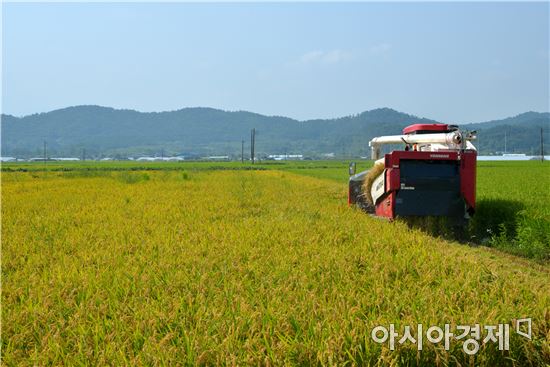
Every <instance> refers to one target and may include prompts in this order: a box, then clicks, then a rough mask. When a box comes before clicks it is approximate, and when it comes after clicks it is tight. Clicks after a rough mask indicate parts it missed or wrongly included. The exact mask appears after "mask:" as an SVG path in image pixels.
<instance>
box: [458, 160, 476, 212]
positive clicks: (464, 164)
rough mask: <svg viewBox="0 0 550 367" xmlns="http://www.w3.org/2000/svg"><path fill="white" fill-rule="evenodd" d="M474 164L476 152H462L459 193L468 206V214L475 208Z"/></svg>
mask: <svg viewBox="0 0 550 367" xmlns="http://www.w3.org/2000/svg"><path fill="white" fill-rule="evenodd" d="M476 162H477V152H476V151H474V150H466V151H464V154H462V159H461V164H460V192H461V193H462V196H463V197H464V200H465V201H466V204H467V205H468V212H469V214H473V213H474V211H475V207H476V165H477V163H476Z"/></svg>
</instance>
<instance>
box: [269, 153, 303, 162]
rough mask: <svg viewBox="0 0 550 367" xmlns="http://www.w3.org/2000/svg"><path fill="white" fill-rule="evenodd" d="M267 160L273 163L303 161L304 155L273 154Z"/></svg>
mask: <svg viewBox="0 0 550 367" xmlns="http://www.w3.org/2000/svg"><path fill="white" fill-rule="evenodd" d="M267 159H270V160H273V161H290V160H293V161H301V160H303V159H304V156H303V155H302V154H271V155H268V156H267Z"/></svg>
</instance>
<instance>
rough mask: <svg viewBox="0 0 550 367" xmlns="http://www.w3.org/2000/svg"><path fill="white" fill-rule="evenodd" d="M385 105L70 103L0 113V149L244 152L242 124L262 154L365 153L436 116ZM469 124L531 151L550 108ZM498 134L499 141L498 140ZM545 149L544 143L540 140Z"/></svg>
mask: <svg viewBox="0 0 550 367" xmlns="http://www.w3.org/2000/svg"><path fill="white" fill-rule="evenodd" d="M436 122H437V121H434V120H430V119H426V118H421V117H417V116H413V115H409V114H406V113H402V112H398V111H395V110H393V109H390V108H379V109H374V110H370V111H366V112H363V113H360V114H356V115H350V116H345V117H341V118H335V119H316V120H307V121H299V120H295V119H291V118H288V117H282V116H265V115H261V114H257V113H252V112H247V111H222V110H218V109H213V108H203V107H198V108H184V109H180V110H177V111H168V112H138V111H134V110H120V109H113V108H109V107H101V106H74V107H68V108H64V109H59V110H55V111H51V112H46V113H39V114H33V115H28V116H24V117H15V116H11V115H1V133H2V136H1V142H2V149H1V154H2V156H15V157H21V158H28V157H31V156H41V155H42V151H43V145H44V142H46V144H47V150H48V152H49V153H48V155H49V156H74V157H79V156H81V154H82V152H83V151H84V150H85V151H86V155H87V156H88V157H95V158H99V157H105V156H109V157H118V158H125V157H128V156H134V157H135V156H143V155H157V156H158V155H161V154H163V155H166V156H170V155H185V156H190V157H193V156H202V155H230V156H233V157H237V156H240V154H241V141H243V140H244V142H245V149H246V151H245V152H246V153H248V149H249V148H248V147H249V139H250V130H251V129H252V128H255V129H256V132H257V133H256V151H257V154H258V155H260V156H261V155H265V154H285V153H287V154H304V155H306V156H310V157H320V156H322V154H326V153H335V155H336V156H367V155H369V147H368V141H369V140H370V139H371V138H373V137H375V136H380V135H394V134H401V131H402V129H403V127H405V126H407V125H410V124H414V123H436ZM461 127H462V128H465V129H468V130H477V132H478V137H479V141H478V142H477V143H476V145H477V146H478V150H479V151H480V153H481V154H496V153H499V152H503V151H504V149H505V145H506V152H508V153H526V154H533V155H534V154H538V153H539V151H540V129H541V128H543V129H544V134H545V135H544V138H545V139H544V140H545V142H546V143H545V144H547V143H548V141H549V140H550V139H549V134H548V132H549V130H550V113H548V112H545V113H539V112H526V113H523V114H520V115H518V116H514V117H509V118H506V119H502V120H494V121H487V122H482V123H472V124H463V125H461ZM505 141H506V143H505ZM545 151H546V152H548V145H545Z"/></svg>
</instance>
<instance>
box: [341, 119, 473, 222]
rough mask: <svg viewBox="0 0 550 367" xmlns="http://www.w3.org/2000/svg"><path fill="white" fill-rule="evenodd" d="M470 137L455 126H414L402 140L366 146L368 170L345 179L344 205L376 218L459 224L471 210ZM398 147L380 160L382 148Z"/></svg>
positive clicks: (384, 140) (387, 138)
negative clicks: (436, 218) (370, 163)
mask: <svg viewBox="0 0 550 367" xmlns="http://www.w3.org/2000/svg"><path fill="white" fill-rule="evenodd" d="M475 139H476V136H475V132H466V131H461V130H459V129H458V127H457V126H455V125H447V124H415V125H411V126H408V127H406V128H405V129H404V130H403V135H393V136H381V137H377V138H374V139H372V140H371V141H370V142H369V146H370V148H371V155H372V159H373V160H374V161H375V163H374V166H373V168H372V169H370V170H367V171H364V172H360V173H357V174H355V172H354V171H355V170H354V169H350V174H353V175H352V176H351V177H350V179H349V194H348V203H349V204H350V205H353V204H355V205H358V206H359V207H361V208H362V209H364V210H366V211H367V212H370V213H373V214H375V215H377V216H380V217H386V218H390V219H393V218H395V217H411V216H446V217H451V218H454V219H457V220H459V221H462V220H464V219H467V218H469V217H470V216H471V215H473V213H474V211H475V192H476V157H477V151H476V148H475V147H474V145H473V144H472V142H471V141H472V140H475ZM387 144H401V145H402V146H403V149H402V150H393V151H392V152H391V153H388V154H385V155H384V156H383V157H381V150H382V146H384V145H387Z"/></svg>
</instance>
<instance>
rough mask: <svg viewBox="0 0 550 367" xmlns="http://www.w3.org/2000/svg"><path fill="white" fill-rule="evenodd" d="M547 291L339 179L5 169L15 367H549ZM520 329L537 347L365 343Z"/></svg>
mask: <svg viewBox="0 0 550 367" xmlns="http://www.w3.org/2000/svg"><path fill="white" fill-rule="evenodd" d="M483 182H484V181H483V179H482V180H481V183H482V184H483ZM549 279H550V268H549V265H548V264H545V263H540V262H536V261H533V260H529V259H525V258H520V257H515V256H512V255H509V254H505V253H502V252H499V251H497V250H494V249H489V248H486V247H471V246H467V245H465V244H459V243H457V242H453V241H449V240H444V239H441V238H436V237H434V236H430V235H429V234H427V233H425V232H422V231H421V230H418V229H411V228H409V227H407V226H406V225H405V224H403V223H400V222H394V223H389V222H386V221H383V220H380V219H376V218H372V217H370V216H367V215H365V214H363V213H361V212H359V211H358V210H354V209H350V208H348V207H347V205H346V186H345V184H342V182H338V181H336V180H323V179H319V178H316V177H308V176H304V175H299V174H296V173H291V172H284V171H280V170H265V171H238V170H233V171H221V170H217V171H209V170H204V171H191V172H181V171H149V172H143V171H135V172H126V171H120V172H118V171H104V172H98V173H97V174H95V175H93V176H91V177H88V176H84V175H83V176H80V175H79V174H71V172H4V173H2V338H1V343H2V362H3V365H5V366H20V365H22V366H27V365H28V366H30V365H37V366H44V365H67V366H72V365H94V366H95V365H113V366H120V365H218V364H223V365H274V366H280V365H327V366H328V365H440V366H447V365H465V366H470V365H472V366H473V365H476V366H477V365H482V366H499V365H516V366H525V365H535V366H540V365H545V363H549V361H550V348H549V341H550V281H549ZM525 317H531V318H532V320H533V331H532V333H533V340H528V339H526V338H525V337H522V336H519V335H517V334H515V333H511V336H510V351H499V350H498V348H497V347H498V345H496V344H493V343H487V344H484V345H482V346H481V347H480V350H479V352H478V353H477V354H476V355H474V356H471V357H470V356H468V355H466V354H465V353H464V352H463V349H462V347H463V346H462V342H461V341H452V342H451V345H450V349H449V351H446V350H445V349H444V347H443V344H438V345H433V344H430V343H424V347H423V350H422V352H418V351H417V348H416V345H414V344H410V343H409V344H408V343H404V344H398V343H397V342H396V350H395V351H391V350H390V349H389V346H388V344H387V343H384V344H378V343H375V342H374V341H373V340H372V339H371V335H370V334H371V330H372V328H373V327H375V326H378V325H385V326H388V325H389V324H390V323H394V324H396V330H398V331H401V330H402V327H403V326H404V325H416V324H418V323H422V324H424V325H436V326H440V327H443V325H444V324H446V323H448V324H451V325H454V326H456V325H460V324H462V325H464V324H475V323H480V324H482V325H495V324H498V323H510V324H513V323H514V320H516V319H518V318H525ZM400 335H401V332H400Z"/></svg>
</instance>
